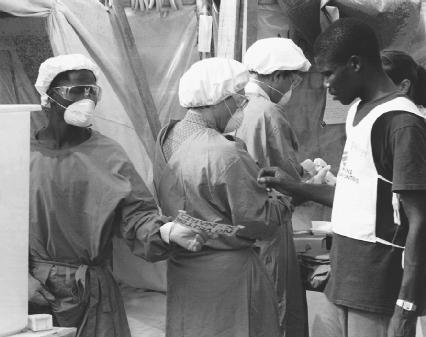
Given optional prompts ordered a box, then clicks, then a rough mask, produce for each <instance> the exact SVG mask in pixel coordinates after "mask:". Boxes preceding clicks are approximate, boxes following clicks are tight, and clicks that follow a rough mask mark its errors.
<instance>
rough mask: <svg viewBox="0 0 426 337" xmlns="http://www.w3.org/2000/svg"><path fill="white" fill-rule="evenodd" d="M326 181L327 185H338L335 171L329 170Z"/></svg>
mask: <svg viewBox="0 0 426 337" xmlns="http://www.w3.org/2000/svg"><path fill="white" fill-rule="evenodd" d="M324 182H325V183H326V184H327V185H330V186H335V185H336V176H335V175H334V174H333V173H331V172H330V171H328V172H327V174H326V175H325V178H324Z"/></svg>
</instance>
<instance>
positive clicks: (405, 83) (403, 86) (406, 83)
mask: <svg viewBox="0 0 426 337" xmlns="http://www.w3.org/2000/svg"><path fill="white" fill-rule="evenodd" d="M398 89H399V91H400V92H402V93H403V94H405V95H408V93H409V92H410V89H411V81H410V80H409V79H408V78H404V79H403V80H402V81H401V83H399V85H398Z"/></svg>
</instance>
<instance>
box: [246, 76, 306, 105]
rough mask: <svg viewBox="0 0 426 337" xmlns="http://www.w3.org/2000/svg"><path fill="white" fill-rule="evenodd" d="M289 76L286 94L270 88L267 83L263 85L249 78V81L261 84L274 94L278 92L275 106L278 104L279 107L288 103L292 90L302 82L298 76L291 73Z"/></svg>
mask: <svg viewBox="0 0 426 337" xmlns="http://www.w3.org/2000/svg"><path fill="white" fill-rule="evenodd" d="M290 76H292V80H291V85H290V89H289V90H288V91H287V92H286V93H283V92H281V91H280V90H278V89H275V88H274V87H272V86H270V85H269V84H268V83H265V82H263V81H259V80H257V79H255V78H251V79H250V80H251V81H255V82H258V83H263V84H264V85H266V86H267V87H268V88H270V89H272V90H274V91H275V92H278V93H279V94H280V95H281V99H280V100H279V102H278V103H277V104H279V105H286V104H287V103H288V102H289V101H290V98H291V94H292V93H293V89H294V88H296V87H297V86H298V85H299V84H300V83H301V82H302V80H303V78H302V77H301V76H300V75H298V74H294V73H293V74H292V75H290Z"/></svg>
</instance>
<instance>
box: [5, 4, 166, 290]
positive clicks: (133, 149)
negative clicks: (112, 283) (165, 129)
mask: <svg viewBox="0 0 426 337" xmlns="http://www.w3.org/2000/svg"><path fill="white" fill-rule="evenodd" d="M0 11H3V12H7V13H9V14H13V15H15V16H22V17H30V16H38V17H45V18H46V19H45V20H46V22H47V25H46V26H47V31H48V36H49V40H50V43H51V47H52V51H53V54H54V55H60V54H70V53H80V54H83V55H86V56H88V57H90V58H92V59H93V61H94V62H95V63H97V64H98V66H99V67H100V69H101V75H100V77H99V79H98V83H99V85H100V86H101V87H102V89H103V96H102V100H101V101H100V102H99V104H98V106H97V108H96V111H95V113H96V114H97V115H98V117H97V118H95V120H94V129H96V130H98V131H100V132H101V133H102V134H104V135H106V136H108V137H110V138H112V139H114V140H116V141H117V142H118V143H119V144H120V145H121V146H122V147H123V148H124V150H125V151H126V152H127V154H128V155H129V157H130V159H131V160H132V162H133V164H134V165H135V168H136V170H137V172H138V173H139V174H140V175H141V177H142V178H143V180H144V182H145V184H146V185H147V186H148V188H150V189H151V192H153V185H152V181H153V179H152V156H153V149H154V145H155V137H156V131H155V130H151V129H150V126H149V124H148V123H147V122H146V121H147V115H146V112H145V111H144V110H143V109H141V107H142V106H143V102H142V98H141V96H140V92H139V91H138V90H137V89H136V88H137V83H136V80H135V75H134V73H133V72H132V68H131V66H130V64H129V58H128V55H127V54H126V53H127V52H126V45H125V44H124V42H123V38H122V36H121V32H120V31H119V29H118V27H117V25H118V23H117V19H116V17H115V15H113V14H112V13H111V11H110V9H109V8H107V7H105V6H103V5H102V4H101V3H100V2H99V1H98V0H72V1H65V0H54V1H53V0H37V1H34V0H22V1H21V0H20V1H15V0H0ZM121 254H122V252H121V251H120V250H119V247H118V248H115V249H114V255H115V256H118V258H119V259H124V258H122V257H121ZM133 268H140V269H141V270H143V273H142V272H141V273H140V274H141V275H142V276H144V275H147V279H146V280H145V279H144V278H143V277H142V278H141V279H140V280H139V286H140V287H144V288H149V287H150V286H151V284H152V283H153V282H155V280H153V277H152V275H158V274H161V275H164V274H165V268H164V267H163V266H162V265H157V264H152V263H148V262H145V261H143V260H141V259H140V262H139V264H138V266H137V267H136V266H134V267H133ZM118 278H119V279H120V275H119V274H118ZM156 282H157V283H159V284H162V283H163V282H164V281H162V277H159V278H158V279H157V280H156Z"/></svg>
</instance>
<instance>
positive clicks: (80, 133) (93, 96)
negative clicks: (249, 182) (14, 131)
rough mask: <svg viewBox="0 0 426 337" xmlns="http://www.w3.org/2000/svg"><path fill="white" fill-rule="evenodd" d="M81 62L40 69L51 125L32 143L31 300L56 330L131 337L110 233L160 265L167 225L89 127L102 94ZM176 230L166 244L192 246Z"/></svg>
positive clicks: (120, 159) (89, 65)
mask: <svg viewBox="0 0 426 337" xmlns="http://www.w3.org/2000/svg"><path fill="white" fill-rule="evenodd" d="M98 74H99V70H98V68H97V66H96V65H95V64H94V63H93V62H92V61H91V60H90V59H88V58H87V57H85V56H83V55H61V56H57V57H53V58H49V59H47V60H46V61H45V62H44V63H42V64H41V66H40V70H39V75H38V78H37V82H36V84H35V86H36V89H37V90H38V92H39V93H40V94H41V101H42V106H43V109H44V110H45V112H46V115H47V117H48V121H49V122H48V125H47V126H46V127H45V128H43V129H41V130H38V131H37V132H36V133H35V135H34V137H33V139H32V142H31V172H30V177H31V181H30V238H29V245H30V275H29V297H30V298H29V299H30V303H31V302H35V303H36V304H39V305H40V304H41V305H42V304H45V305H48V307H49V308H50V311H51V312H52V313H53V316H54V319H55V324H57V325H59V326H63V327H77V328H78V332H77V335H78V336H80V337H129V336H130V331H129V326H128V324H127V319H126V314H125V311H124V306H123V302H122V298H121V295H120V291H119V289H118V287H117V284H116V282H115V280H114V277H113V276H112V274H111V268H110V262H111V257H112V236H113V235H114V233H117V232H121V235H122V236H123V237H124V238H125V239H127V241H128V242H129V245H130V246H131V248H132V250H133V252H134V253H135V254H137V255H139V256H142V257H144V258H146V259H148V260H151V261H155V260H160V259H164V258H166V256H167V254H168V251H169V250H170V244H169V243H166V242H164V241H163V240H162V239H161V236H160V228H161V226H162V225H164V224H165V223H167V221H168V219H167V218H166V217H162V216H159V214H158V211H157V205H156V203H155V202H154V199H153V197H152V195H151V194H150V192H149V190H148V189H147V187H146V186H145V184H144V182H143V181H142V179H141V178H140V177H139V175H138V174H137V173H136V171H135V168H134V166H133V165H132V163H131V162H130V160H129V158H128V157H127V155H126V153H125V151H124V150H123V149H122V148H121V147H120V146H119V145H118V144H117V143H116V142H115V141H113V140H111V139H109V138H107V137H105V136H103V135H102V134H100V133H99V132H96V131H94V130H92V129H91V128H90V126H91V121H92V117H93V116H94V109H95V106H96V103H97V102H98V100H99V99H100V94H101V88H100V87H99V86H98V85H97V79H98ZM168 226H169V227H170V226H172V227H173V229H174V230H173V231H172V233H171V235H170V242H174V243H175V244H176V243H177V244H181V245H183V246H185V247H187V248H188V249H193V250H196V249H197V245H198V241H197V239H196V237H195V236H196V234H195V233H194V232H193V231H192V230H190V229H187V228H185V227H183V226H180V225H178V224H174V223H169V224H168Z"/></svg>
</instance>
